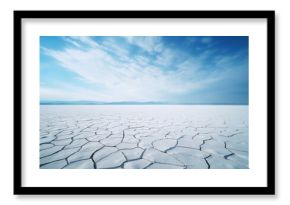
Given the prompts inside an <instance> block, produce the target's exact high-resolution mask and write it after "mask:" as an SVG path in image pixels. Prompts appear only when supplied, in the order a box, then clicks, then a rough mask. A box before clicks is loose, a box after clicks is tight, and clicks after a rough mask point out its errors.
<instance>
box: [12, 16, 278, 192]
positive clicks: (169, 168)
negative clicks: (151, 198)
mask: <svg viewBox="0 0 290 205" xmlns="http://www.w3.org/2000/svg"><path fill="white" fill-rule="evenodd" d="M274 19H275V12H274V11H14V194H106V195H107V194H138V195H141V194H142V195H143V194H150V195H153V194H155V195H156V194H164V195H172V194H275V161H274V160H275V155H274V154H275V152H274V148H275V61H274V60H275V56H274V54H275V26H274V25H275V21H274Z"/></svg>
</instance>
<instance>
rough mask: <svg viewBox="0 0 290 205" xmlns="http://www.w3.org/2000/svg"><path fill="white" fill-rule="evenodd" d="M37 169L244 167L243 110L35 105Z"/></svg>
mask: <svg viewBox="0 0 290 205" xmlns="http://www.w3.org/2000/svg"><path fill="white" fill-rule="evenodd" d="M39 143H40V168H41V169H62V168H64V169H120V168H121V169H247V168H248V161H249V160H248V156H249V153H248V147H249V140H248V106H229V105H228V106H221V105H219V106H208V105H153V106H152V105H144V106H143V105H142V106H141V105H128V106H127V105H126V106H125V105H122V106H117V105H114V106H107V105H97V106H90V105H89V106H75V105H74V106H66V105H57V106H52V105H49V106H45V105H42V106H41V107H40V140H39Z"/></svg>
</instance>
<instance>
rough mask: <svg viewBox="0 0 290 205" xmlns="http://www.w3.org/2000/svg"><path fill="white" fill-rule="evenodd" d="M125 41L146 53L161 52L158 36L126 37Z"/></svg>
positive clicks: (161, 45)
mask: <svg viewBox="0 0 290 205" xmlns="http://www.w3.org/2000/svg"><path fill="white" fill-rule="evenodd" d="M125 39H126V40H127V41H128V42H129V43H130V44H133V45H136V46H138V47H140V48H142V49H143V50H145V51H147V52H161V51H162V50H163V44H162V42H161V38H160V37H158V36H126V37H125Z"/></svg>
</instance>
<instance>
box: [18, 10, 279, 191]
mask: <svg viewBox="0 0 290 205" xmlns="http://www.w3.org/2000/svg"><path fill="white" fill-rule="evenodd" d="M34 18H35V19H47V18H51V19H54V18H82V19H83V18H85V19H86V18H142V19H146V18H212V19H214V18H219V19H227V18H231V19H266V21H267V186H266V187H24V186H22V169H21V167H22V165H23V162H22V160H21V156H22V149H21V146H22V126H23V125H22V121H21V117H22V109H21V107H22V97H23V95H24V93H23V92H22V91H21V89H22V84H21V82H22V81H21V78H22V67H21V62H22V60H23V59H22V53H21V48H22V46H21V45H22V41H21V39H22V30H21V26H22V20H23V19H34ZM14 194H16V195H30V194H34V195H39V194H42V195H47V194H54V195H62V194H65V195H76V194H78V195H92V194H98V195H108V194H114V195H121V194H122V195H124V194H127V195H128V194H129V195H207V194H211V195H220V194H227V195H257V194H258V195H273V194H275V11H14Z"/></svg>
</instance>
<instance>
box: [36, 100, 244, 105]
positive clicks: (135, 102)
mask: <svg viewBox="0 0 290 205" xmlns="http://www.w3.org/2000/svg"><path fill="white" fill-rule="evenodd" d="M40 105H249V103H235V102H215V103H204V102H196V103H195V102H156V101H144V102H137V101H119V102H101V101H85V100H84V101H83V100H76V101H62V100H59V101H40Z"/></svg>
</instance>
